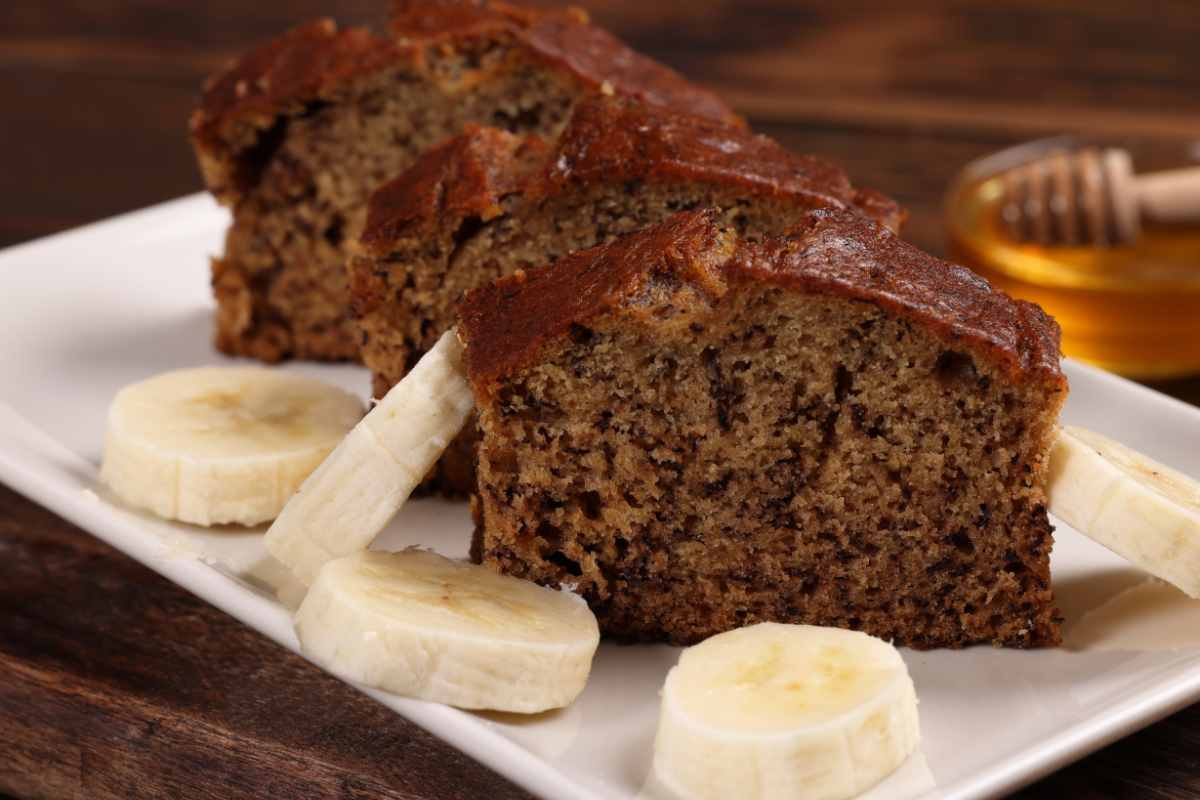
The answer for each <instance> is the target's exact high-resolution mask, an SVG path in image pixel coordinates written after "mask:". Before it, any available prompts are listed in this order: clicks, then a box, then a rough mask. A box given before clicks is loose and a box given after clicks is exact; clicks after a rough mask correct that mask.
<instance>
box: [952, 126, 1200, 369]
mask: <svg viewBox="0 0 1200 800" xmlns="http://www.w3.org/2000/svg"><path fill="white" fill-rule="evenodd" d="M1094 144H1095V143H1094V142H1086V143H1085V142H1082V141H1078V140H1071V139H1062V138H1059V139H1047V140H1041V141H1037V142H1032V143H1030V144H1026V145H1022V146H1020V147H1015V148H1012V149H1009V150H1005V151H1002V152H1000V153H997V154H995V155H992V156H989V157H987V158H984V159H981V160H979V161H975V162H973V163H971V164H970V165H968V166H967V167H966V168H965V169H964V170H963V172H962V173H961V174H960V176H959V178H958V180H957V181H956V182H955V183H954V185H953V186H952V187H951V189H950V191H949V193H948V195H947V199H946V207H945V216H946V229H947V235H948V240H949V241H948V243H949V248H950V251H951V253H952V256H953V258H954V259H956V260H958V261H960V262H962V263H964V264H966V265H967V266H969V267H970V268H971V269H973V270H974V271H976V272H977V273H979V274H980V275H982V276H983V277H985V278H987V279H988V281H990V282H991V283H992V284H993V285H994V286H997V287H999V288H1001V289H1003V290H1004V291H1006V292H1008V293H1009V294H1011V295H1013V296H1014V297H1020V298H1024V299H1026V300H1032V301H1033V302H1035V303H1037V304H1039V305H1040V306H1042V308H1044V309H1045V310H1046V311H1047V312H1049V313H1050V314H1051V315H1053V316H1054V317H1055V318H1056V319H1057V320H1058V322H1059V324H1060V325H1061V326H1062V330H1063V351H1064V352H1065V353H1066V354H1067V355H1069V356H1072V357H1075V358H1078V359H1081V360H1083V361H1088V362H1091V363H1093V364H1096V365H1097V366H1100V367H1103V368H1105V369H1108V370H1111V371H1113V372H1117V373H1120V374H1123V375H1125V376H1127V377H1131V378H1137V379H1143V380H1154V379H1164V378H1172V377H1179V376H1184V375H1190V374H1197V373H1200V224H1194V225H1185V226H1180V225H1170V226H1168V225H1155V224H1153V223H1147V224H1146V225H1145V226H1144V228H1143V230H1142V232H1141V235H1140V237H1139V238H1138V239H1137V240H1136V241H1135V242H1133V243H1131V244H1126V245H1120V246H1114V247H1100V246H1095V245H1090V246H1078V245H1075V246H1044V245H1040V244H1037V243H1031V242H1020V241H1017V240H1016V239H1015V238H1014V237H1013V236H1012V235H1011V234H1010V233H1009V230H1010V228H1009V226H1008V225H1007V224H1006V223H1005V220H1004V219H1003V217H1002V211H1003V207H1004V205H1005V201H1006V196H1005V195H1006V191H1007V188H1006V182H1005V178H1004V176H1005V175H1006V174H1008V173H1010V171H1011V170H1013V169H1015V168H1016V167H1019V166H1021V165H1023V164H1028V163H1030V162H1033V161H1035V160H1038V159H1045V158H1047V157H1049V156H1050V155H1051V154H1053V153H1058V152H1063V151H1064V150H1067V151H1070V150H1071V149H1073V148H1074V149H1077V148H1081V147H1084V146H1086V145H1094ZM1197 149H1200V144H1198V145H1197V146H1196V147H1194V148H1193V152H1192V153H1190V154H1189V153H1188V152H1187V151H1186V150H1185V149H1184V148H1183V147H1179V148H1178V152H1177V153H1175V154H1173V155H1177V156H1178V157H1177V158H1174V159H1173V163H1172V159H1171V158H1168V159H1164V158H1163V157H1162V151H1163V148H1162V147H1157V148H1153V156H1155V158H1154V159H1153V160H1151V158H1150V157H1148V156H1146V154H1145V153H1140V152H1139V150H1138V149H1137V148H1136V147H1135V148H1133V149H1132V154H1133V158H1134V162H1135V163H1136V164H1137V166H1138V169H1139V171H1141V170H1143V169H1144V168H1145V167H1147V166H1149V167H1150V168H1153V169H1167V168H1171V167H1182V166H1194V165H1195V163H1196V161H1195V159H1196V157H1197V153H1196V152H1195V151H1196V150H1197ZM1139 162H1145V163H1144V164H1143V163H1139Z"/></svg>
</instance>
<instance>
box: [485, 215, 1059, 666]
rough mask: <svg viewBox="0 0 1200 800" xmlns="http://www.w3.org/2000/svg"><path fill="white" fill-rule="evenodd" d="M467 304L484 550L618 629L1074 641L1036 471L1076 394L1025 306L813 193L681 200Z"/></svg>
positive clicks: (1040, 324)
mask: <svg viewBox="0 0 1200 800" xmlns="http://www.w3.org/2000/svg"><path fill="white" fill-rule="evenodd" d="M461 314H462V327H461V331H462V334H463V336H464V339H465V341H466V344H467V350H466V364H467V368H468V371H469V374H470V377H471V380H472V383H473V387H474V390H475V394H476V400H477V404H478V406H479V409H480V412H479V413H480V429H481V432H482V440H481V443H480V447H479V494H478V498H477V500H476V518H477V523H478V525H477V531H476V541H475V543H474V547H473V553H474V555H475V557H476V558H477V559H478V560H480V561H482V562H483V563H485V564H488V565H489V566H492V567H493V568H495V569H499V570H501V571H504V572H508V573H511V574H515V575H519V576H522V577H526V578H530V579H533V580H537V581H539V582H542V583H547V584H551V585H564V584H565V585H570V586H573V587H575V589H576V590H577V591H579V592H580V593H581V594H583V595H584V596H585V597H586V598H587V599H588V601H589V603H591V604H592V607H593V609H594V610H595V611H596V613H597V615H598V617H599V618H600V620H601V626H602V629H603V630H604V631H605V632H606V633H607V634H608V635H611V636H617V637H624V638H630V639H639V640H659V639H667V640H669V641H674V642H680V643H686V642H694V641H698V640H700V639H703V638H704V637H706V636H709V635H712V634H714V633H716V632H719V631H722V630H727V629H729V628H733V627H737V626H741V625H745V624H749V623H752V622H756V621H762V620H775V621H787V622H807V623H812V624H821V625H837V626H841V627H850V628H855V629H860V630H864V631H866V632H868V633H872V634H875V635H878V636H883V637H885V638H891V639H895V640H896V641H897V642H899V643H903V644H908V645H911V646H915V647H934V646H962V645H966V644H971V643H977V642H992V643H996V644H1002V645H1009V646H1019V647H1026V646H1037V645H1046V644H1053V643H1056V642H1057V641H1058V640H1059V631H1058V627H1057V621H1056V612H1055V609H1054V607H1053V598H1052V594H1051V591H1050V585H1049V554H1050V549H1051V544H1052V539H1051V532H1052V528H1051V526H1050V523H1049V520H1048V517H1047V515H1046V498H1045V491H1044V482H1045V469H1046V458H1047V452H1048V448H1049V445H1050V442H1051V440H1052V437H1053V435H1054V431H1055V427H1056V420H1057V415H1058V411H1059V409H1060V407H1061V405H1062V402H1063V400H1064V398H1065V395H1066V389H1067V387H1066V381H1065V379H1064V377H1063V375H1062V373H1061V371H1060V369H1059V366H1058V329H1057V326H1056V325H1055V324H1054V323H1053V321H1051V320H1049V319H1048V318H1047V317H1046V316H1045V315H1044V314H1042V313H1041V312H1040V311H1039V310H1038V309H1036V307H1034V306H1032V305H1030V304H1027V303H1022V302H1019V301H1014V300H1012V299H1010V298H1008V297H1007V296H1006V295H1004V294H1002V293H1000V292H998V291H995V290H993V289H992V288H991V287H990V286H989V285H988V284H987V283H986V282H985V281H982V280H980V279H978V278H977V277H975V276H974V275H972V274H970V273H968V272H966V271H965V270H962V269H961V268H959V267H955V266H953V265H950V264H946V263H944V262H941V261H939V260H938V259H935V258H933V257H931V256H928V255H926V254H924V253H921V252H920V251H918V250H916V249H915V248H912V247H911V246H909V245H907V244H905V243H904V242H902V241H901V240H899V239H898V238H897V237H895V236H894V235H893V234H892V233H891V232H889V231H888V230H887V229H886V228H884V227H882V226H880V225H879V224H878V223H876V222H874V221H872V220H870V219H868V218H867V217H866V216H864V215H863V214H861V213H857V212H855V211H854V210H851V209H847V208H830V207H823V208H817V209H812V210H810V211H808V212H807V213H806V214H805V215H804V217H803V219H802V220H800V221H799V222H798V223H797V225H796V226H795V227H794V228H793V229H792V230H790V231H788V232H786V233H782V234H763V235H759V236H747V235H744V234H742V233H739V232H738V230H737V228H736V226H734V225H732V224H730V223H729V222H728V220H727V219H726V218H725V217H724V215H722V214H721V213H719V212H717V211H714V210H703V211H693V212H684V213H681V214H677V215H675V216H672V217H670V218H669V219H668V220H666V221H665V222H663V223H660V224H658V225H656V226H653V227H651V228H648V229H646V230H645V231H642V232H639V233H634V234H630V235H628V236H625V237H621V238H619V239H617V240H615V241H613V242H610V243H608V244H605V245H601V246H599V247H596V248H592V249H589V250H584V251H580V252H577V253H574V254H573V255H569V256H567V257H565V258H563V259H560V260H559V261H558V262H557V263H555V264H553V265H549V266H546V267H540V268H536V269H530V270H527V271H524V272H522V273H519V274H515V275H512V276H509V277H507V278H502V279H500V280H499V281H496V282H495V283H493V284H490V285H488V286H486V287H483V288H480V289H478V290H475V291H473V292H471V293H470V294H468V296H467V298H466V299H465V301H464V302H463V304H462V307H461Z"/></svg>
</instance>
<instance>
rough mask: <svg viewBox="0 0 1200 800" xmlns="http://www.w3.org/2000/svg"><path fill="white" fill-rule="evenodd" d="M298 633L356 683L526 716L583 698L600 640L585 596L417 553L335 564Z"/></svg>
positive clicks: (310, 651)
mask: <svg viewBox="0 0 1200 800" xmlns="http://www.w3.org/2000/svg"><path fill="white" fill-rule="evenodd" d="M296 634H297V635H298V636H299V638H300V645H301V648H302V649H303V651H304V654H305V655H307V656H308V657H309V658H311V659H312V660H313V661H315V662H317V663H318V664H321V665H323V666H325V667H326V668H328V669H329V670H330V671H331V672H333V673H334V674H336V675H339V676H341V677H343V678H346V679H348V680H352V681H356V682H358V683H363V684H366V685H368V686H374V687H377V688H380V689H384V690H385V691H389V692H393V693H395V694H400V695H406V696H408V697H416V698H420V699H422V700H432V701H434V702H438V703H446V704H448V705H452V706H458V707H459V708H471V709H492V710H496V711H516V712H521V713H535V712H538V711H545V710H547V709H551V708H561V707H562V706H565V705H568V704H569V703H570V702H571V701H572V700H574V699H575V698H576V696H578V695H579V693H580V692H581V691H583V686H584V684H585V683H586V682H587V678H588V673H589V672H590V671H591V666H592V656H593V655H594V654H595V652H596V646H597V645H598V644H599V642H600V630H599V627H598V626H597V624H596V617H595V616H594V615H593V614H592V612H591V611H590V610H589V609H588V607H587V603H585V602H584V601H583V599H582V598H580V597H579V596H578V595H575V594H572V593H570V592H558V591H555V590H553V589H547V588H545V587H542V586H538V585H537V584H535V583H532V582H530V581H523V580H521V579H519V578H512V577H508V576H506V575H499V574H497V573H495V572H492V571H491V570H489V569H487V568H485V567H481V566H476V565H474V564H466V563H462V562H458V561H451V560H450V559H448V558H443V557H442V556H439V555H437V554H435V553H431V552H428V551H424V550H415V549H410V550H405V551H402V552H399V553H379V552H362V553H356V554H355V555H351V556H347V557H345V558H339V559H337V560H336V561H330V562H328V563H326V564H325V566H324V567H322V568H321V571H320V573H319V574H318V576H317V580H316V582H314V583H313V585H312V588H311V589H310V590H309V592H308V595H307V596H306V597H305V598H304V602H303V603H302V604H301V605H300V609H299V611H297V612H296Z"/></svg>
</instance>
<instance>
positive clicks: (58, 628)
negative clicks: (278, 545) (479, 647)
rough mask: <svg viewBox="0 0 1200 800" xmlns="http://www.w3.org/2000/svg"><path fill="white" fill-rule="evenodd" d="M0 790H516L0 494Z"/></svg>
mask: <svg viewBox="0 0 1200 800" xmlns="http://www.w3.org/2000/svg"><path fill="white" fill-rule="evenodd" d="M0 730H3V732H4V735H3V739H2V742H0V752H2V753H3V758H0V791H2V792H9V793H12V794H13V795H16V796H20V797H71V798H74V797H78V798H82V799H84V800H93V799H94V800H106V799H107V798H126V797H139V798H155V797H164V798H178V797H195V798H207V797H213V798H235V797H298V798H308V797H344V798H368V797H379V798H397V799H398V798H429V797H437V798H477V797H481V796H484V795H488V796H489V797H494V798H497V800H499V799H500V798H518V797H527V795H526V794H525V793H524V792H522V791H520V790H519V789H517V788H516V787H514V786H512V785H511V784H509V783H507V782H506V781H504V780H503V779H501V778H500V777H499V776H497V775H496V774H495V773H492V772H491V771H490V770H488V769H486V768H484V767H482V766H480V765H479V764H477V763H475V762H474V761H472V760H471V759H469V758H467V757H466V756H464V755H462V754H461V753H459V752H458V751H456V750H454V749H453V748H451V747H450V746H448V745H446V744H444V743H442V742H440V741H438V740H436V739H435V738H434V737H432V736H431V735H429V734H427V733H425V732H424V731H421V730H420V729H418V728H417V727H416V726H414V725H412V724H410V723H408V722H406V721H405V720H404V719H402V718H401V717H398V716H397V715H395V714H394V713H392V712H391V711H389V710H387V709H385V708H383V707H382V706H380V705H378V704H376V703H374V702H373V701H371V700H369V699H368V698H366V697H365V696H363V695H361V694H359V693H358V692H356V691H354V690H353V689H351V688H350V687H348V686H346V685H345V684H343V683H341V682H339V681H337V680H336V679H334V678H332V677H330V676H329V675H327V674H325V673H323V672H321V671H320V670H318V669H316V668H315V667H312V666H311V665H309V664H308V663H307V662H305V661H304V660H303V659H301V658H299V657H297V656H295V655H293V654H291V653H289V652H288V651H286V650H284V649H283V648H281V647H278V646H277V645H275V644H273V643H272V642H269V641H268V640H266V639H264V638H263V637H261V636H259V635H258V634H257V633H255V632H253V631H251V630H250V629H248V628H246V627H244V626H243V625H241V624H240V623H238V622H237V621H235V620H233V619H232V618H231V617H228V616H226V615H225V614H223V613H221V612H219V611H217V610H216V609H214V608H212V607H211V606H209V605H207V604H206V603H204V602H202V601H200V600H198V599H196V598H195V597H192V596H191V595H189V594H188V593H187V592H185V591H183V590H182V589H180V588H179V587H177V586H175V585H173V584H171V583H169V582H167V581H166V580H164V579H162V578H160V577H159V576H157V575H156V574H154V573H153V572H151V571H150V570H148V569H146V568H145V567H142V566H141V565H139V564H137V563H135V562H133V561H131V560H129V559H128V558H126V557H125V556H123V555H121V554H119V553H117V552H116V551H114V550H112V549H111V548H109V547H108V546H107V545H105V544H103V543H102V542H100V541H99V540H97V539H94V538H92V537H91V536H89V535H88V534H86V533H84V532H83V531H80V530H79V529H77V528H75V527H74V526H72V525H70V524H69V523H66V522H64V521H63V520H61V519H59V518H58V517H56V516H54V515H53V514H51V513H50V512H48V511H46V510H45V509H42V508H40V507H38V506H36V505H34V504H33V503H30V502H29V501H27V500H25V499H23V498H21V497H19V496H17V495H16V494H15V493H13V492H12V491H10V490H9V489H7V488H4V487H2V486H0Z"/></svg>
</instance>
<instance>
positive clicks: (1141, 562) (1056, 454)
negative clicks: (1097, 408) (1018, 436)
mask: <svg viewBox="0 0 1200 800" xmlns="http://www.w3.org/2000/svg"><path fill="white" fill-rule="evenodd" d="M1050 511H1051V513H1053V514H1054V515H1055V516H1057V517H1059V518H1060V519H1062V520H1063V521H1064V522H1066V523H1067V524H1068V525H1070V526H1071V527H1072V528H1075V529H1076V530H1077V531H1079V532H1080V533H1082V534H1084V535H1085V536H1087V537H1088V538H1090V539H1093V540H1095V541H1097V542H1099V543H1100V544H1102V545H1104V546H1105V547H1107V548H1108V549H1110V550H1112V551H1113V552H1114V553H1116V554H1117V555H1119V556H1122V557H1124V558H1126V559H1128V560H1129V561H1130V562H1131V563H1133V564H1134V565H1136V566H1138V567H1141V568H1142V569H1144V570H1146V571H1147V572H1149V573H1150V574H1151V575H1154V576H1155V577H1158V578H1161V579H1163V580H1164V581H1167V582H1168V583H1172V584H1174V585H1175V586H1177V587H1179V588H1180V589H1181V590H1183V591H1184V592H1185V593H1187V594H1188V595H1189V596H1190V597H1195V598H1200V483H1197V482H1196V481H1194V480H1192V479H1191V478H1189V477H1188V476H1187V475H1184V474H1183V473H1182V472H1178V471H1176V470H1173V469H1171V468H1170V467H1168V466H1165V465H1163V464H1159V463H1157V462H1155V461H1153V460H1151V459H1149V458H1147V457H1146V456H1144V455H1142V454H1141V453H1138V452H1135V451H1134V450H1131V449H1129V448H1128V447H1126V446H1125V445H1123V444H1120V443H1118V442H1114V441H1113V440H1112V439H1109V438H1107V437H1105V436H1101V435H1100V434H1098V433H1095V432H1093V431H1089V430H1086V429H1084V428H1075V427H1064V428H1063V429H1062V430H1061V431H1059V434H1058V439H1057V440H1056V441H1055V443H1054V448H1053V450H1051V453H1050Z"/></svg>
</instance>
